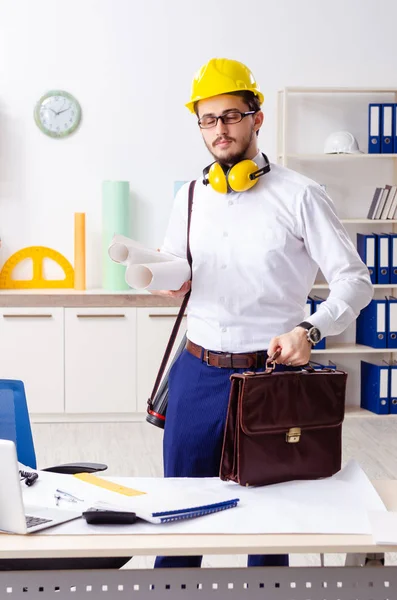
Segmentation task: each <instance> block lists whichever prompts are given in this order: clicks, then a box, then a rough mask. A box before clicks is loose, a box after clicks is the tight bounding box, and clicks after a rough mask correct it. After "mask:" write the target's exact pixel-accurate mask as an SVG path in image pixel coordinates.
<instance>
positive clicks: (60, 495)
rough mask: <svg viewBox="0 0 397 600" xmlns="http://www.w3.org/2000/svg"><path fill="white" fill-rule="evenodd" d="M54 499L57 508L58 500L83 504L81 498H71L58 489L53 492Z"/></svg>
mask: <svg viewBox="0 0 397 600" xmlns="http://www.w3.org/2000/svg"><path fill="white" fill-rule="evenodd" d="M54 498H55V500H56V505H57V506H58V504H59V501H60V500H65V501H66V502H84V500H83V499H82V498H77V496H73V494H70V493H69V492H65V491H64V490H59V489H57V490H55V494H54Z"/></svg>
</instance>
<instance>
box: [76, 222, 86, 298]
mask: <svg viewBox="0 0 397 600" xmlns="http://www.w3.org/2000/svg"><path fill="white" fill-rule="evenodd" d="M74 289H75V290H85V289H86V285H85V213H74Z"/></svg>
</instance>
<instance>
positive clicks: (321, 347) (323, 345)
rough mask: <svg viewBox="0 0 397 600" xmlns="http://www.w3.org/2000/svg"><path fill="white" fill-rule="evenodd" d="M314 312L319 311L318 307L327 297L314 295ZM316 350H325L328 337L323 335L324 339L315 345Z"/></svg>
mask: <svg viewBox="0 0 397 600" xmlns="http://www.w3.org/2000/svg"><path fill="white" fill-rule="evenodd" d="M312 300H313V313H315V312H317V309H318V307H319V306H320V304H321V302H324V300H325V298H321V297H320V296H313V299H312ZM314 348H315V350H325V348H326V338H325V337H323V339H322V340H320V341H319V342H318V344H316V345H315V347H314Z"/></svg>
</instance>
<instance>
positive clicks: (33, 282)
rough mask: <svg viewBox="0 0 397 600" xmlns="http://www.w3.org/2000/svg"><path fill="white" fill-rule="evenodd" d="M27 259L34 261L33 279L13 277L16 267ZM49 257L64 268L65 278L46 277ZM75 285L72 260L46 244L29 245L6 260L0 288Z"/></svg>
mask: <svg viewBox="0 0 397 600" xmlns="http://www.w3.org/2000/svg"><path fill="white" fill-rule="evenodd" d="M26 259H30V260H31V261H32V266H33V275H32V279H13V277H12V273H13V270H14V268H15V267H16V266H17V265H18V264H19V263H20V262H22V261H24V260H26ZM47 259H50V260H53V261H54V262H55V263H57V264H58V265H59V266H60V267H61V268H62V270H63V272H64V273H65V278H64V279H46V278H45V277H44V261H45V260H47ZM73 286H74V270H73V267H72V265H71V264H70V262H69V261H68V260H67V258H65V257H64V256H63V255H62V254H61V253H60V252H57V251H56V250H53V249H52V248H47V247H45V246H29V247H28V248H23V249H22V250H18V252H15V254H13V255H12V256H10V258H9V259H8V260H7V261H6V262H5V264H4V266H3V268H2V270H1V273H0V288H2V289H45V288H72V287H73Z"/></svg>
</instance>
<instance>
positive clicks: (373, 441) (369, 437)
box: [33, 417, 397, 568]
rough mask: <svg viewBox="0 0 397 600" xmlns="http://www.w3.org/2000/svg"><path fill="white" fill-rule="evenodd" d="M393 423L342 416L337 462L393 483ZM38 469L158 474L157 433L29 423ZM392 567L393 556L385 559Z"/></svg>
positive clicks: (210, 561)
mask: <svg viewBox="0 0 397 600" xmlns="http://www.w3.org/2000/svg"><path fill="white" fill-rule="evenodd" d="M396 428H397V419H394V418H388V417H356V418H347V419H346V420H345V422H344V427H343V462H344V463H345V462H346V461H347V460H349V459H350V458H355V459H356V460H357V461H358V462H359V463H360V465H361V467H362V468H363V469H364V471H365V472H366V473H367V475H368V476H369V477H370V478H371V479H397V435H396ZM33 435H34V439H35V445H36V452H37V460H38V464H39V465H40V466H41V467H48V466H50V465H55V464H60V463H63V462H73V461H92V462H105V463H106V464H107V465H108V471H107V474H108V475H128V476H141V477H161V476H162V436H163V432H162V430H160V429H158V428H156V427H154V426H153V425H150V424H148V423H145V422H143V423H89V424H87V423H56V424H37V423H36V424H34V425H33ZM344 558H345V555H341V554H332V555H329V554H328V555H326V557H325V564H326V565H342V564H343V563H344ZM386 561H387V563H388V564H392V563H393V564H397V555H394V554H388V555H387V556H386ZM290 563H291V565H294V566H295V565H296V566H298V565H319V564H320V558H319V556H318V555H292V556H291V558H290ZM245 564H246V556H205V557H204V561H203V566H205V567H226V566H228V567H230V566H237V567H239V566H245ZM152 565H153V557H134V558H132V559H131V561H130V562H129V563H128V565H127V566H128V567H132V568H150V567H152Z"/></svg>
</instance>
